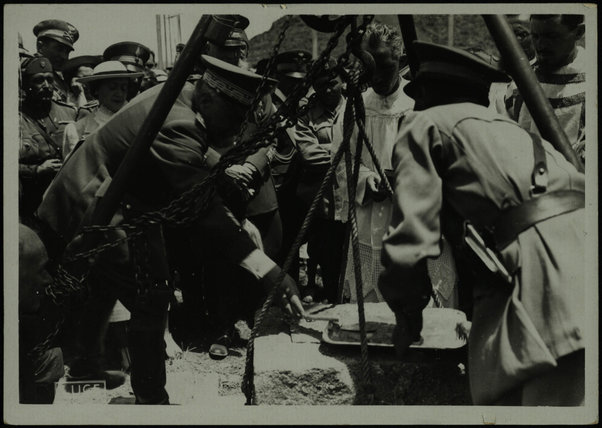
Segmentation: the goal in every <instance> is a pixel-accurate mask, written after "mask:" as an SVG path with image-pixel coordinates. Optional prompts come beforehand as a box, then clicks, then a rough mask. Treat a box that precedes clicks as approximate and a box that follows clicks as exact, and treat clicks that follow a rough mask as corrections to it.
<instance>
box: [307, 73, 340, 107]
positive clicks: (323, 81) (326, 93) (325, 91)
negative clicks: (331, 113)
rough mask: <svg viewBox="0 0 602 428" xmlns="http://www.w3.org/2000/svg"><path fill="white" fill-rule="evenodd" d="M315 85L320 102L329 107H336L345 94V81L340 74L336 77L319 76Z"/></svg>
mask: <svg viewBox="0 0 602 428" xmlns="http://www.w3.org/2000/svg"><path fill="white" fill-rule="evenodd" d="M313 87H314V90H315V91H316V96H317V97H318V99H319V100H320V102H322V104H324V106H325V107H327V108H329V109H334V108H335V107H336V106H337V105H338V104H339V102H340V101H341V97H342V96H343V83H342V82H341V79H340V78H339V77H338V76H337V77H335V78H334V79H329V78H328V77H319V78H317V79H316V81H315V82H314V85H313Z"/></svg>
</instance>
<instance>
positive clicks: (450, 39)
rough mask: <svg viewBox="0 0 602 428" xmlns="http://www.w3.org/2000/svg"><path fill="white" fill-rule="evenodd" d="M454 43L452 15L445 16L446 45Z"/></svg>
mask: <svg viewBox="0 0 602 428" xmlns="http://www.w3.org/2000/svg"><path fill="white" fill-rule="evenodd" d="M453 45H454V15H448V16H447V46H453Z"/></svg>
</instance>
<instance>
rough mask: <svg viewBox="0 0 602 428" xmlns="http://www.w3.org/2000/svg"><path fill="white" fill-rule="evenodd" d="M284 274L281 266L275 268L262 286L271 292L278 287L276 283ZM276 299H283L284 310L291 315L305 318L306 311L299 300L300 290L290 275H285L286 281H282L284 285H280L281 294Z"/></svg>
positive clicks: (267, 275) (263, 279)
mask: <svg viewBox="0 0 602 428" xmlns="http://www.w3.org/2000/svg"><path fill="white" fill-rule="evenodd" d="M280 272H282V269H280V267H279V266H274V267H273V268H272V269H271V270H270V271H269V272H268V273H267V274H266V275H265V276H264V277H263V278H262V280H261V282H262V285H263V286H264V288H265V290H266V291H267V292H269V291H270V290H271V289H272V288H274V287H275V286H276V282H277V280H278V276H279V275H280ZM276 297H280V298H281V303H282V306H283V307H284V309H285V310H286V311H287V312H288V313H289V314H291V315H294V316H297V317H305V309H303V305H302V304H301V299H300V298H299V290H298V289H297V284H295V281H294V280H293V278H291V277H290V275H289V274H285V275H284V279H283V280H282V284H281V285H280V290H279V292H277V293H276Z"/></svg>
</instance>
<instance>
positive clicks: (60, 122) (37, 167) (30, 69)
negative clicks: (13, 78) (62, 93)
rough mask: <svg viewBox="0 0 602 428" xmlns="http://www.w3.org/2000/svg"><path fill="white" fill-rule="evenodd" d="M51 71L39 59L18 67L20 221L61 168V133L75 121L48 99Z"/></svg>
mask: <svg viewBox="0 0 602 428" xmlns="http://www.w3.org/2000/svg"><path fill="white" fill-rule="evenodd" d="M52 70H53V68H52V65H51V64H50V61H49V60H48V59H47V58H44V57H39V56H38V57H33V58H28V59H26V60H25V61H24V62H23V63H22V64H21V85H22V89H23V93H24V99H23V101H22V103H21V106H20V109H19V127H20V137H21V139H20V142H19V184H20V186H21V195H20V204H19V214H20V215H21V217H22V220H24V221H26V219H28V218H29V217H31V216H32V215H33V213H34V211H35V210H36V209H37V207H38V205H39V204H40V202H41V200H42V195H43V194H44V191H45V190H46V188H47V187H48V185H49V184H50V182H51V181H52V179H53V178H54V176H55V174H56V173H57V171H58V170H59V169H60V168H61V165H62V153H61V148H62V145H63V132H64V129H65V126H66V124H67V123H69V122H72V121H73V120H75V108H74V107H72V106H71V105H69V104H66V103H63V102H62V101H55V100H53V99H52V82H53V71H52Z"/></svg>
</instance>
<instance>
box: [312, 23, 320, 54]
mask: <svg viewBox="0 0 602 428" xmlns="http://www.w3.org/2000/svg"><path fill="white" fill-rule="evenodd" d="M311 57H312V58H313V59H316V58H317V57H318V32H317V31H316V30H314V29H313V28H312V29H311Z"/></svg>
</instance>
